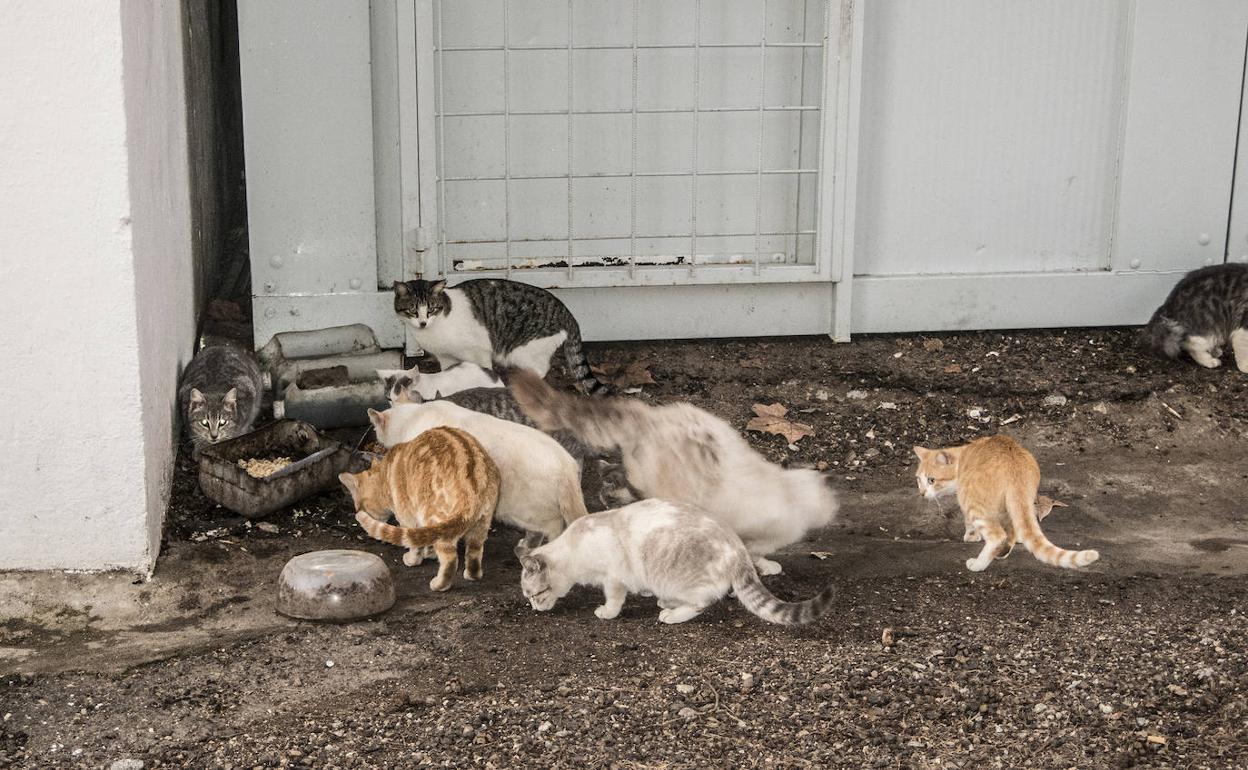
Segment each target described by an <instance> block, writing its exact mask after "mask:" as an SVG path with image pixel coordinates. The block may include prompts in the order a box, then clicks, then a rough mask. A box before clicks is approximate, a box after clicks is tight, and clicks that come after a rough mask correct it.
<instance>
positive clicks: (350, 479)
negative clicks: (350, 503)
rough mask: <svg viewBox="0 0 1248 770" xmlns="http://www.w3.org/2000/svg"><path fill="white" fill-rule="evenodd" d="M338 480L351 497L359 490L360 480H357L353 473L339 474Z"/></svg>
mask: <svg viewBox="0 0 1248 770" xmlns="http://www.w3.org/2000/svg"><path fill="white" fill-rule="evenodd" d="M338 480H339V481H341V482H342V485H343V486H344V487H346V488H347V491H348V492H350V493H351V496H352V497H354V496H355V493H356V492H358V491H359V489H360V480H359V479H357V478H356V477H355V474H353V473H339V474H338Z"/></svg>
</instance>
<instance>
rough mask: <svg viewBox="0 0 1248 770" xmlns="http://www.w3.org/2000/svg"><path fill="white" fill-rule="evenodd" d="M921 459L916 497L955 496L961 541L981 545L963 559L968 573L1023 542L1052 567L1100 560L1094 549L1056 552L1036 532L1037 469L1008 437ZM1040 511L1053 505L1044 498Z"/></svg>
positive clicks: (919, 451)
mask: <svg viewBox="0 0 1248 770" xmlns="http://www.w3.org/2000/svg"><path fill="white" fill-rule="evenodd" d="M914 453H915V454H916V455H918V457H919V470H918V472H917V473H916V474H915V475H916V476H917V477H918V481H919V491H920V493H921V494H922V495H923V496H924V497H926V498H928V499H929V500H935V499H936V498H938V497H943V496H945V495H948V494H953V493H957V496H958V505H959V506H961V508H962V517H963V520H964V521H965V523H966V534H965V535H963V537H962V539H963V540H964V541H966V542H968V543H971V542H978V541H980V540H982V541H984V547H983V550H981V551H980V552H979V556H977V557H975V558H974V559H967V560H966V568H967V569H969V570H971V571H972V572H982V571H984V570H986V569H988V565H989V564H992V560H993V559H1002V558H1005V557H1006V556H1008V555H1009V553H1010V550H1011V549H1012V548H1013V547H1014V543H1015V542H1020V543H1022V544H1023V545H1024V546H1025V547H1026V548H1027V550H1028V551H1030V552H1031V554H1032V555H1033V556H1035V557H1036V558H1037V559H1039V560H1040V561H1042V562H1044V563H1045V564H1051V565H1053V566H1054V567H1067V568H1071V567H1086V566H1087V565H1089V564H1091V563H1092V562H1094V561H1096V560H1097V559H1098V558H1100V554H1098V553H1097V552H1096V551H1068V550H1066V549H1064V548H1058V547H1057V546H1055V545H1053V544H1052V543H1050V542H1049V539H1048V538H1047V537H1045V536H1044V533H1043V532H1041V531H1040V519H1041V518H1043V515H1037V514H1039V513H1041V512H1040V511H1037V510H1036V506H1035V502H1034V501H1035V500H1036V490H1037V489H1038V488H1039V486H1040V466H1039V465H1038V464H1037V463H1036V458H1035V457H1032V455H1031V452H1028V451H1027V450H1026V449H1024V448H1023V447H1022V445H1020V444H1019V443H1018V442H1017V441H1015V440H1014V439H1012V438H1010V437H1009V436H989V437H986V438H980V439H975V440H974V441H972V442H971V443H969V444H965V445H963V446H957V447H948V448H945V449H925V448H923V447H921V446H916V447H915V448H914ZM1042 502H1043V503H1045V504H1046V505H1045V510H1044V511H1043V513H1045V514H1047V513H1048V512H1049V509H1051V508H1052V507H1053V502H1052V501H1049V500H1048V499H1047V498H1045V499H1043V501H1042Z"/></svg>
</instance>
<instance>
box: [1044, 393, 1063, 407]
mask: <svg viewBox="0 0 1248 770" xmlns="http://www.w3.org/2000/svg"><path fill="white" fill-rule="evenodd" d="M1041 403H1042V404H1044V405H1045V406H1065V405H1066V397H1065V396H1063V395H1062V394H1060V393H1055V394H1054V395H1052V396H1045V397H1044V401H1042V402H1041Z"/></svg>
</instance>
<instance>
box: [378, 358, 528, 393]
mask: <svg viewBox="0 0 1248 770" xmlns="http://www.w3.org/2000/svg"><path fill="white" fill-rule="evenodd" d="M377 376H378V377H379V378H381V380H382V382H384V383H386V397H387V398H388V399H390V402H391V403H394V401H395V399H396V397H397V396H398V395H399V394H400V393H406V394H408V395H409V396H419V397H420V398H419V400H423V401H428V400H430V399H434V398H442V397H443V396H449V395H451V394H453V393H459V392H460V391H463V390H469V389H471V388H504V387H506V386H505V385H503V380H502V378H501V377H499V376H498V375H497V374H495V373H494V370H493V369H483V368H482V367H480V366H477V365H476V364H474V363H469V362H468V361H460V362H459V363H458V364H455V365H454V366H449V367H447V368H445V369H443V370H442V371H440V372H431V373H424V372H421V371H420V369H417V368H416V367H414V366H413V367H412V368H411V369H378V370H377ZM412 400H413V401H416V400H418V399H416V398H412Z"/></svg>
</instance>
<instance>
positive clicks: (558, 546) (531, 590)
mask: <svg viewBox="0 0 1248 770" xmlns="http://www.w3.org/2000/svg"><path fill="white" fill-rule="evenodd" d="M516 555H517V556H519V557H520V564H521V565H522V566H523V568H524V569H523V572H522V573H521V575H520V589H521V591H522V592H523V593H524V597H525V598H526V599H528V600H529V604H530V605H532V607H533V609H535V610H538V611H542V612H544V611H546V610H549V609H552V608H553V607H554V606H555V603H556V602H558V601H559V599H561V598H562V597H564V596H565V595H567V593H568V592H569V591H570V590H572V588H573V587H574V586H577V585H587V586H597V587H600V588H602V593H603V596H604V598H605V601H604V602H603V603H602V606H600V607H598V608H597V609H595V610H594V614H595V615H597V616H598V617H600V618H602V619H604V620H609V619H611V618H614V617H616V616H617V615H619V614H620V609H621V608H622V607H623V606H624V600H625V599H626V598H627V597H628V595H629V594H630V593H637V594H642V595H647V596H654V597H655V598H656V599H657V600H658V604H659V607H660V608H661V611H660V612H659V620H661V621H663V622H664V623H683V622H685V621H686V620H689V619H690V618H693V617H696V616H697V615H698V614H699V613H701V612H702V611H703V610H705V609H706V608H707V607H709V606H710V605H712V604H714V603H715V602H717V601H719V600H720V599H722V598H723V597H724V594H726V593H727V592H728V591H729V590H730V589H731V590H732V591H733V592H734V593H735V595H736V598H737V601H739V602H741V605H742V606H743V607H745V608H746V609H747V610H749V611H750V612H752V613H754V614H755V615H757V616H758V617H760V618H762V619H763V620H766V621H768V622H770V623H782V624H785V625H800V624H804V623H810V622H812V621H814V620H817V619H818V618H820V617H821V616H822V615H823V614H824V613H826V612H827V611H828V609H829V607H830V606H831V604H832V598H833V595H834V589H833V588H831V587H829V588H827V589H825V590H824V591H823V593H821V594H819V595H818V596H816V597H815V598H813V599H809V600H807V601H804V602H785V601H781V600H780V599H777V598H776V597H775V596H774V595H773V594H772V593H771V592H770V591H768V590H767V588H766V587H765V586H764V585H763V583H762V581H761V580H759V578H758V573H757V572H756V571H755V569H754V564H753V561H752V559H751V557H750V554H749V553H748V552H747V551H746V548H745V545H744V544H743V543H742V542H741V538H739V537H737V536H736V535H735V534H734V533H733V532H732V531H730V530H729V529H727V528H726V527H724V526H723V525H721V524H719V523H718V522H716V521H714V520H713V519H711V518H710V517H708V516H706V515H704V514H703V513H701V512H700V511H698V510H697V509H695V508H693V507H691V506H688V505H682V504H680V503H670V502H667V501H665V500H642V501H640V502H636V503H633V504H632V505H626V506H624V507H623V508H619V509H617V510H613V511H604V512H603V513H593V514H590V515H589V516H584V517H582V518H580V519H577V520H576V521H574V522H572V523H571V524H570V525H568V528H567V529H566V530H564V532H563V534H561V535H560V536H559V537H557V538H555V539H554V540H552V541H551V542H549V543H547V544H546V545H544V546H542V547H540V548H535V549H532V550H530V549H529V548H528V546H527V545H526V544H525V543H524V542H523V541H521V542H520V544H519V545H517V546H516Z"/></svg>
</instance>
